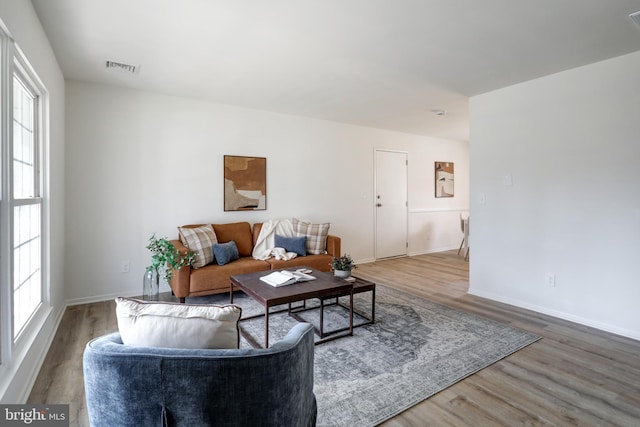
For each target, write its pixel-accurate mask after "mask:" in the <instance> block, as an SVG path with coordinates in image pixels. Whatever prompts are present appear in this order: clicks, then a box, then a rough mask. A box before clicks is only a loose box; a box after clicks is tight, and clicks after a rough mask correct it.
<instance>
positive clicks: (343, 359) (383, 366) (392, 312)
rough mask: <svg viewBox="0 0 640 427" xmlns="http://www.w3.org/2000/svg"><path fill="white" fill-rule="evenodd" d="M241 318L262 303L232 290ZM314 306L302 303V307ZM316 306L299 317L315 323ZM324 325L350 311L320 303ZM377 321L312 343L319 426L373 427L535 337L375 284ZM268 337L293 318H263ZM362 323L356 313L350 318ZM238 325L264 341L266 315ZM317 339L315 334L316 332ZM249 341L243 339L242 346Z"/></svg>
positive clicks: (364, 299) (359, 300) (342, 321)
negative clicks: (323, 314)
mask: <svg viewBox="0 0 640 427" xmlns="http://www.w3.org/2000/svg"><path fill="white" fill-rule="evenodd" d="M370 297H371V293H370V292H366V293H363V294H357V295H356V296H355V303H354V304H355V307H356V310H358V311H360V312H362V313H363V314H366V315H367V316H368V315H369V313H370V311H371V299H370ZM187 302H191V303H214V304H227V303H228V302H229V296H228V295H212V296H207V297H197V298H188V299H187ZM345 302H347V300H345ZM234 304H237V305H239V306H241V307H242V309H243V317H246V316H250V315H252V314H258V313H262V312H263V309H262V307H261V306H260V305H259V304H258V303H256V302H255V301H253V300H251V299H250V298H249V297H247V296H246V295H244V294H243V293H242V292H236V293H235V294H234ZM314 304H315V305H317V302H316V301H309V302H307V307H312V306H313V305H314ZM318 311H319V310H310V311H305V312H303V313H301V314H300V316H301V317H303V318H304V320H306V321H309V322H311V323H313V324H314V325H316V326H317V325H319V316H318ZM324 321H325V328H326V329H328V330H333V329H337V328H340V327H344V326H346V325H348V311H347V310H345V309H344V308H342V307H340V306H338V305H332V306H329V307H327V308H325V318H324ZM375 321H376V322H375V324H369V325H364V326H361V327H358V328H356V329H354V335H353V336H352V337H344V338H340V339H337V340H334V341H329V342H326V343H323V344H320V345H317V346H316V347H315V372H314V383H315V386H314V392H315V395H316V398H317V401H318V426H350V427H359V426H373V425H376V424H379V423H381V422H383V421H385V420H387V419H389V418H391V417H393V416H394V415H397V414H398V413H400V412H402V411H404V410H405V409H407V408H409V407H411V406H413V405H415V404H416V403H418V402H420V401H422V400H424V399H426V398H428V397H430V396H432V395H434V394H435V393H437V392H439V391H441V390H443V389H445V388H447V387H449V386H451V385H453V384H455V383H456V382H458V381H460V380H461V379H463V378H465V377H467V376H469V375H471V374H473V373H475V372H477V371H479V370H480V369H483V368H485V367H487V366H489V365H491V364H492V363H494V362H497V361H498V360H500V359H502V358H504V357H506V356H508V355H509V354H511V353H513V352H515V351H517V350H519V349H521V348H523V347H525V346H527V345H529V344H531V343H533V342H535V341H537V340H538V339H540V337H539V336H537V335H534V334H531V333H529V332H525V331H522V330H519V329H516V328H513V327H510V326H507V325H504V324H502V323H498V322H495V321H493V320H490V319H486V318H483V317H480V316H476V315H473V314H469V313H465V312H462V311H459V310H455V309H453V308H449V307H446V306H443V305H440V304H437V303H434V302H431V301H428V300H425V299H421V298H418V297H416V296H413V295H410V294H407V293H404V292H401V291H397V290H394V289H390V288H387V287H384V286H380V285H377V286H376V304H375ZM269 322H270V324H269V326H270V327H269V342H270V343H271V344H273V343H275V342H277V341H278V340H279V339H281V338H282V337H283V336H284V335H285V334H286V333H287V332H288V331H289V329H291V327H292V326H293V325H294V324H295V323H296V320H295V319H293V318H291V317H290V316H288V315H287V314H286V313H279V314H272V315H271V316H270V317H269ZM364 322H366V319H364V318H363V317H361V316H355V317H354V323H355V324H356V325H357V324H359V323H364ZM241 328H242V329H243V330H245V331H246V332H247V333H249V334H250V335H251V336H252V337H253V338H254V339H255V340H256V341H257V342H259V343H260V344H263V343H264V320H263V318H261V317H260V318H256V319H251V320H246V321H242V322H241ZM316 339H317V337H316ZM248 346H249V343H248V342H247V341H246V340H245V339H244V338H242V340H241V347H248Z"/></svg>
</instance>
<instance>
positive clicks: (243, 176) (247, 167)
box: [224, 156, 267, 211]
mask: <svg viewBox="0 0 640 427" xmlns="http://www.w3.org/2000/svg"><path fill="white" fill-rule="evenodd" d="M266 209H267V159H266V158H265V157H245V156H224V210H225V211H256V210H266Z"/></svg>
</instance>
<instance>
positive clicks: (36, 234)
mask: <svg viewBox="0 0 640 427" xmlns="http://www.w3.org/2000/svg"><path fill="white" fill-rule="evenodd" d="M37 105H38V97H37V96H36V95H35V94H34V92H33V91H32V90H30V89H29V88H28V86H27V84H26V83H25V82H24V81H22V80H21V79H20V77H19V76H18V75H17V74H16V75H14V78H13V135H12V139H13V144H12V148H13V153H12V154H13V156H12V157H13V164H12V167H13V174H12V175H13V176H12V178H13V183H12V184H13V185H12V187H13V254H12V255H13V338H14V339H15V338H17V337H18V336H19V334H20V332H22V330H23V328H24V327H25V326H26V324H27V322H28V320H29V319H30V318H31V317H32V315H33V314H34V313H35V312H36V310H37V309H38V307H40V305H41V303H42V278H41V270H42V267H41V258H42V257H41V253H42V239H41V228H42V227H41V224H42V221H41V217H42V215H41V210H42V199H41V198H40V197H39V193H40V190H39V187H40V186H39V183H38V181H39V179H38V177H39V173H38V171H39V163H40V162H39V161H38V157H39V152H40V151H41V150H40V149H39V141H38V140H39V138H38V137H37V132H36V125H37V120H36V119H37V117H38V114H37V112H38V109H37Z"/></svg>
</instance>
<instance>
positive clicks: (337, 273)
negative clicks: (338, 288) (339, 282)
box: [333, 270, 351, 279]
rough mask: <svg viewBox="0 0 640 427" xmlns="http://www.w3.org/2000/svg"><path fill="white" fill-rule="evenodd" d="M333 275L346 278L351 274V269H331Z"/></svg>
mask: <svg viewBox="0 0 640 427" xmlns="http://www.w3.org/2000/svg"><path fill="white" fill-rule="evenodd" d="M333 275H334V276H336V277H339V278H340V279H346V278H347V277H350V276H351V270H333Z"/></svg>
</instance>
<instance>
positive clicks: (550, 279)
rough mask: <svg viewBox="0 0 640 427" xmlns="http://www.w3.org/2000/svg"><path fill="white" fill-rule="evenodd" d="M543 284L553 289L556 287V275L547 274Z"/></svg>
mask: <svg viewBox="0 0 640 427" xmlns="http://www.w3.org/2000/svg"><path fill="white" fill-rule="evenodd" d="M544 280H545V283H546V284H547V286H549V287H552V288H555V287H556V275H555V274H553V273H547V274H545V276H544Z"/></svg>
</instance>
